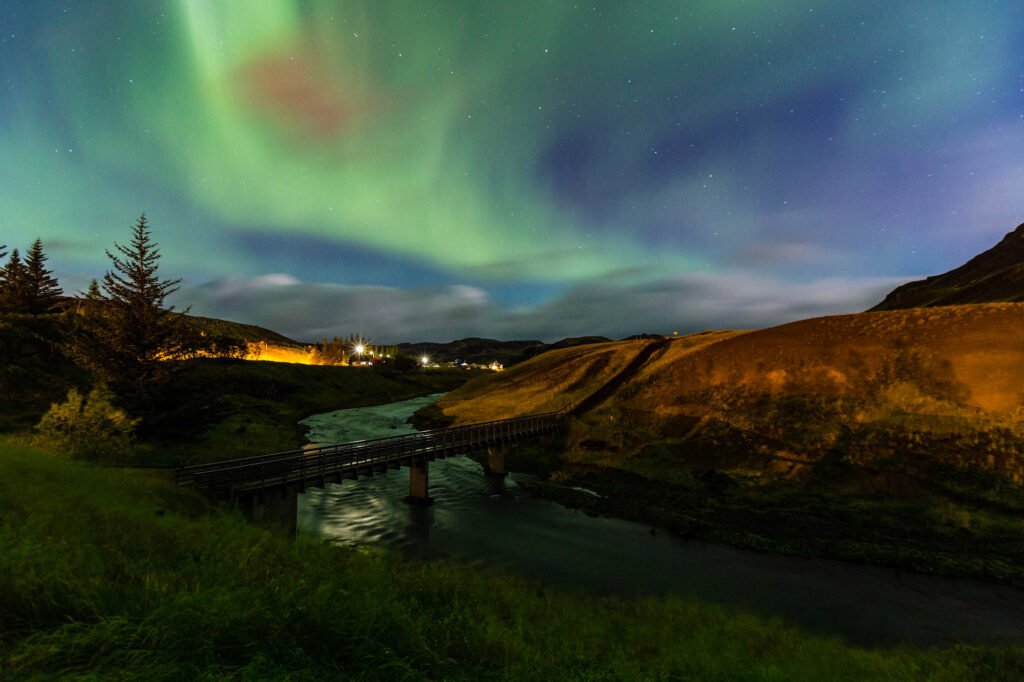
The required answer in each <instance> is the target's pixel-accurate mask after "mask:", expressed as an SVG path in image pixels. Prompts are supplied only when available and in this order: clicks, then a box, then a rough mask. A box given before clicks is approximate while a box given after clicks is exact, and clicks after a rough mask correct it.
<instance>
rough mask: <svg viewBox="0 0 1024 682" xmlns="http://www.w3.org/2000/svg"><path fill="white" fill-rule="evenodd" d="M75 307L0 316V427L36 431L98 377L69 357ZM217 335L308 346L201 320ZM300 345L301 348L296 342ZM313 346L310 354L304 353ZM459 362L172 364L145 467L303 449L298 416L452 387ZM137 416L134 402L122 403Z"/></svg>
mask: <svg viewBox="0 0 1024 682" xmlns="http://www.w3.org/2000/svg"><path fill="white" fill-rule="evenodd" d="M74 316H75V313H74V312H70V311H69V312H64V313H55V314H52V315H39V316H31V315H12V314H4V315H0V357H2V358H3V362H2V363H0V433H3V432H6V433H16V432H20V433H26V434H28V433H31V429H32V427H33V425H35V424H37V423H38V422H39V420H40V418H41V417H42V415H43V414H44V413H45V412H46V411H47V410H48V409H49V408H50V406H51V404H53V403H60V402H63V401H64V399H65V397H66V395H67V392H68V389H70V388H77V389H78V390H79V391H81V392H83V393H86V392H88V388H89V387H90V386H91V385H92V384H93V381H94V380H93V378H92V377H91V376H90V374H89V373H88V372H87V371H85V370H83V369H82V368H80V367H78V366H77V365H76V364H75V363H74V362H73V361H72V360H71V358H70V357H69V355H68V351H67V344H68V338H69V332H70V328H71V327H72V324H73V321H74V319H75V318H74ZM197 319H199V320H200V322H201V323H202V324H203V325H205V327H204V329H206V330H207V331H208V332H209V333H211V334H215V335H217V336H218V338H236V337H234V336H232V335H238V336H237V339H238V340H242V341H246V342H267V343H270V344H272V348H274V349H279V350H282V349H283V350H287V349H288V348H299V347H298V346H297V345H295V342H293V341H291V340H289V339H287V338H286V337H283V336H281V335H279V334H275V333H274V332H271V331H269V330H265V329H261V328H259V327H252V326H249V325H239V324H235V323H232V322H227V321H224V320H213V319H208V318H197ZM288 344H292V345H288ZM303 353H304V352H303ZM467 375H468V373H467V372H465V371H460V370H456V369H451V370H444V369H433V370H422V369H418V368H417V369H415V370H412V371H410V372H406V373H400V372H395V371H391V370H388V369H378V368H367V367H335V366H317V365H300V364H291V363H287V362H272V361H247V360H237V359H229V358H197V359H192V360H186V361H180V362H175V363H173V364H172V365H171V372H170V377H169V379H168V381H167V383H166V384H165V385H164V386H162V387H161V388H160V390H159V391H155V392H154V393H155V395H154V397H153V398H152V402H153V404H151V405H148V406H147V407H146V409H145V415H144V419H143V421H142V423H141V424H140V426H139V436H140V438H141V445H140V447H139V448H138V449H137V450H136V453H135V460H134V462H135V463H137V464H171V463H176V464H177V463H191V462H199V461H209V460H213V459H228V458H231V457H241V456H247V455H256V454H264V453H267V452H274V451H280V450H290V449H294V448H298V447H300V446H301V445H302V444H303V443H304V442H305V440H304V438H303V432H302V430H301V429H300V427H299V426H298V424H297V422H298V420H299V419H302V418H303V417H306V416H308V415H310V414H313V413H316V412H326V411H330V410H335V409H341V408H345V407H360V406H365V405H375V404H380V403H386V402H392V401H396V400H404V399H407V398H411V397H415V396H421V395H427V394H431V393H443V392H445V391H448V390H450V389H452V388H455V387H457V386H460V385H461V384H463V383H464V382H465V381H466V380H467V379H468V378H469V377H468V376H467ZM123 407H124V408H125V409H126V410H127V412H128V413H129V414H132V415H133V416H137V415H138V414H140V412H137V411H136V407H137V406H134V405H124V406H123Z"/></svg>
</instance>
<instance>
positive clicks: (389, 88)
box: [0, 0, 1024, 343]
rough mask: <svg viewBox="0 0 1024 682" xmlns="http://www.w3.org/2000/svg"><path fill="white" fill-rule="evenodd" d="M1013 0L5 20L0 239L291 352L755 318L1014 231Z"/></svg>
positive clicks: (117, 11)
mask: <svg viewBox="0 0 1024 682" xmlns="http://www.w3.org/2000/svg"><path fill="white" fill-rule="evenodd" d="M1022 187H1024V3H1021V2H1019V0H1013V1H1000V2H996V1H986V0H972V1H967V0H963V1H959V2H958V1H956V0H952V1H950V2H941V3H938V2H934V0H927V1H926V0H906V1H900V0H889V1H878V2H871V1H867V2H859V3H851V2H848V1H846V0H838V1H837V0H826V1H824V2H806V1H805V2H794V1H790V0H779V1H777V2H772V1H769V0H761V1H754V0H750V1H740V0H706V1H685V2H684V1H682V0H675V1H673V2H668V1H664V2H662V1H657V0H648V1H642V2H641V1H630V0H615V1H609V2H590V3H579V2H561V1H559V0H542V1H532V0H515V1H510V2H501V3H497V2H493V3H492V2H479V3H477V2H465V1H454V0H449V1H441V0H437V1H433V2H431V1H428V0H403V1H401V2H399V1H392V0H370V1H366V2H360V1H355V0H353V1H341V0H305V1H300V0H246V1H245V2H221V1H216V2H215V1H214V0H147V1H146V2H138V1H136V0H102V1H99V0H94V1H89V0H80V1H67V2H64V1H61V2H58V1H53V2H51V1H50V0H4V1H3V2H2V3H0V244H4V243H6V244H7V245H8V246H9V247H19V248H21V249H23V250H24V249H25V248H26V247H27V246H28V245H29V244H30V243H31V241H32V240H34V239H35V238H36V237H40V238H42V240H43V242H44V246H45V248H46V251H47V253H48V254H49V255H50V260H49V265H50V266H51V267H52V268H53V269H54V270H55V271H56V274H57V275H58V276H59V278H60V280H61V283H62V285H63V286H64V288H65V290H66V291H67V292H68V293H73V292H74V291H77V290H84V289H85V288H86V286H87V285H88V283H89V281H90V280H91V279H92V278H93V277H97V278H100V277H102V275H103V273H104V272H105V271H106V270H107V269H108V268H109V267H110V263H109V261H108V259H107V257H106V255H105V250H106V249H113V245H114V243H115V242H119V243H126V242H127V241H128V239H129V236H130V230H131V226H132V225H133V224H134V222H135V221H136V220H137V218H138V216H139V215H140V214H141V213H143V212H145V214H146V216H147V219H148V221H149V222H150V224H151V226H152V228H153V236H154V238H155V240H156V241H157V242H159V244H160V247H161V252H162V258H161V261H160V274H161V275H163V276H165V277H181V278H182V287H181V290H180V291H179V292H178V293H177V294H175V298H174V301H173V302H175V303H176V304H177V305H178V306H179V307H183V306H187V305H191V311H192V312H193V313H196V314H200V315H207V316H213V317H221V318H225V319H231V320H236V321H240V322H247V323H253V324H260V325H263V326H266V327H270V328H272V329H274V330H276V331H279V332H281V333H284V334H286V335H289V336H292V337H293V338H297V339H299V340H302V341H313V340H318V339H320V338H323V337H325V336H327V337H330V336H334V335H339V336H342V335H348V334H353V333H354V334H359V335H362V336H365V337H369V338H372V339H374V340H376V341H378V342H381V343H392V342H399V341H412V342H415V341H449V340H453V339H456V338H461V337H465V336H484V337H491V338H499V339H541V340H545V341H553V340H557V339H560V338H563V337H567V336H580V335H591V334H599V335H605V336H609V337H613V338H621V337H623V336H626V335H629V334H635V333H643V332H656V333H672V332H675V331H678V332H679V333H680V334H683V333H688V332H692V331H699V330H703V329H709V328H760V327H765V326H770V325H774V324H780V323H784V322H788V321H792V320H796V319H801V318H805V317H811V316H816V315H827V314H837V313H847V312H856V311H860V310H864V309H866V308H868V307H870V306H871V305H873V304H875V303H877V302H878V301H879V300H881V298H882V297H883V296H884V294H885V293H886V292H888V291H889V290H891V289H892V288H893V287H894V286H896V285H898V284H900V283H902V282H905V281H908V280H911V279H918V278H921V277H923V276H926V275H930V274H937V273H940V272H943V271H946V270H948V269H950V268H952V267H955V266H957V265H959V264H961V263H963V262H964V261H966V260H967V259H968V258H970V257H971V256H973V255H975V254H977V253H979V252H981V251H983V250H985V249H987V248H989V247H991V246H992V245H993V244H995V243H996V242H997V241H998V240H999V239H1000V238H1001V237H1002V236H1003V234H1005V233H1006V232H1009V231H1011V230H1012V229H1013V228H1014V227H1016V226H1017V225H1018V224H1019V223H1021V222H1024V192H1022Z"/></svg>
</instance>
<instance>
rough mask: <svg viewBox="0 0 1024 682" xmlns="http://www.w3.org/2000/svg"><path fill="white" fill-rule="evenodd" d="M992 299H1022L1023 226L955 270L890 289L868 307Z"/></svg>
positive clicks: (878, 308) (915, 306)
mask: <svg viewBox="0 0 1024 682" xmlns="http://www.w3.org/2000/svg"><path fill="white" fill-rule="evenodd" d="M992 301H1024V225H1019V226H1018V227H1017V229H1015V230H1014V231H1013V232H1010V233H1009V234H1007V235H1006V236H1005V237H1003V240H1002V241H1001V242H999V243H998V244H996V245H995V246H993V247H992V248H991V249H989V250H988V251H985V252H984V253H981V254H979V255H977V256H975V257H974V258H972V259H971V260H969V261H967V262H966V263H964V264H963V265H961V266H960V267H958V268H956V269H954V270H950V271H949V272H946V273H943V274H941V275H935V276H934V277H929V278H927V279H923V280H919V281H917V282H908V283H907V284H904V285H902V286H899V287H897V288H896V289H893V290H892V291H891V292H890V293H889V295H888V296H886V297H885V300H883V301H882V302H881V303H879V304H878V305H876V306H875V307H873V308H871V310H872V311H876V310H896V309H899V308H919V307H926V306H939V305H957V304H962V303H988V302H992Z"/></svg>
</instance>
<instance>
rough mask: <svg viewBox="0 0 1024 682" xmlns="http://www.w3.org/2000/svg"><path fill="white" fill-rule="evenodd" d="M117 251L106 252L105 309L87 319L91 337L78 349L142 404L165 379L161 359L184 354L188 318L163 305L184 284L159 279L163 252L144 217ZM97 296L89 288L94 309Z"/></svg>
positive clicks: (91, 364) (99, 371)
mask: <svg viewBox="0 0 1024 682" xmlns="http://www.w3.org/2000/svg"><path fill="white" fill-rule="evenodd" d="M114 247H115V253H111V252H110V251H107V252H106V253H107V257H108V258H110V260H111V262H112V263H113V270H111V271H108V272H107V273H106V274H105V275H104V276H103V285H102V288H103V293H104V296H103V297H102V300H103V305H102V310H101V311H100V314H99V315H86V323H85V324H86V327H87V331H88V332H89V336H91V337H92V338H91V340H86V343H83V344H80V345H79V348H80V349H81V350H82V351H84V352H83V353H80V357H82V356H84V357H82V359H83V360H85V364H86V365H88V366H89V367H90V368H91V369H93V370H94V371H96V372H97V374H99V375H100V377H101V378H102V379H104V380H105V381H107V382H109V383H110V385H111V386H113V387H114V388H115V389H116V390H117V391H118V393H120V394H121V395H122V396H124V397H126V398H130V399H136V400H138V399H143V398H145V397H146V396H147V394H149V392H150V390H151V389H152V388H153V384H154V382H156V381H157V380H159V379H161V378H163V377H164V376H165V371H164V369H163V368H162V367H161V360H167V359H173V358H176V357H179V356H180V355H181V354H182V350H183V349H182V343H183V339H184V338H185V336H186V333H187V328H186V322H185V318H184V316H183V315H182V314H177V313H174V312H173V310H174V307H173V306H171V307H169V308H165V307H164V302H165V299H166V298H167V296H169V295H170V294H172V293H174V292H175V291H177V290H178V284H179V283H180V282H181V280H180V279H173V280H162V279H160V278H159V276H158V275H157V269H158V267H159V265H158V263H157V261H158V260H159V259H160V252H159V250H158V249H157V244H156V243H155V242H153V240H152V237H151V231H150V228H149V224H148V223H147V222H146V215H145V214H142V215H141V216H140V217H139V220H138V222H137V223H136V224H135V226H134V227H133V229H132V238H131V242H130V243H129V245H128V246H123V245H121V244H118V243H116V242H115V243H114ZM98 293H99V292H98V291H97V290H94V288H93V287H91V286H90V291H89V293H88V294H87V300H89V304H90V305H91V306H92V307H97V306H95V304H96V303H99V301H97V300H95V298H96V295H97V294H98ZM88 307H89V306H87V308H88ZM185 312H188V310H186V311H185Z"/></svg>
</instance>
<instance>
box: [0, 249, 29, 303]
mask: <svg viewBox="0 0 1024 682" xmlns="http://www.w3.org/2000/svg"><path fill="white" fill-rule="evenodd" d="M27 279H28V272H27V270H26V268H25V264H24V263H23V262H22V260H21V255H20V254H19V253H18V250H17V249H14V250H13V251H11V257H10V259H8V261H7V264H6V265H4V267H3V268H2V269H0V305H2V306H3V308H4V309H6V310H9V311H12V312H19V313H21V312H25V310H26V307H27V305H26V303H27V295H26V291H27Z"/></svg>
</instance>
